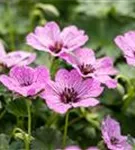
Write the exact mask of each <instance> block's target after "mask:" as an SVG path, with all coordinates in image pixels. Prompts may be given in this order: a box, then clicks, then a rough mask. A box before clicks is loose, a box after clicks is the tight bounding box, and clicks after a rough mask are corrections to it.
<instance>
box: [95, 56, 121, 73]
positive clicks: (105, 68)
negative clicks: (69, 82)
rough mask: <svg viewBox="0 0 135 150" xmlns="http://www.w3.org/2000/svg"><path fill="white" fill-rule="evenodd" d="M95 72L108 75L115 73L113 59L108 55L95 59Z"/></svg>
mask: <svg viewBox="0 0 135 150" xmlns="http://www.w3.org/2000/svg"><path fill="white" fill-rule="evenodd" d="M95 68H96V71H95V74H98V75H99V74H101V75H104V74H106V75H107V74H108V75H115V74H117V72H118V71H117V70H116V69H115V68H113V61H112V59H111V58H110V57H103V58H100V59H97V61H96V64H95Z"/></svg>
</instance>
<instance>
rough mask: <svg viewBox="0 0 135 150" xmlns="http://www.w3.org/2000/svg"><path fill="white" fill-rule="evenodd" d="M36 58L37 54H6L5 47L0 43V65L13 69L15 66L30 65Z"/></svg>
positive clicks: (16, 52) (19, 52) (22, 52)
mask: <svg viewBox="0 0 135 150" xmlns="http://www.w3.org/2000/svg"><path fill="white" fill-rule="evenodd" d="M35 58H36V54H35V53H29V52H24V51H15V52H10V53H6V51H5V49H4V46H3V45H2V43H1V42H0V63H2V64H3V65H5V66H6V67H13V66H15V65H29V64H31V63H32V62H33V61H34V60H35Z"/></svg>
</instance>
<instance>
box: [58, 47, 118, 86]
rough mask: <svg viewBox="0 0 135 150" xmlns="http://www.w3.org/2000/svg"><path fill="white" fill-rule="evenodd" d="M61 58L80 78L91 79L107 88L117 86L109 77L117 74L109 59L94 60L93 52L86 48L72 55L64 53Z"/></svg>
mask: <svg viewBox="0 0 135 150" xmlns="http://www.w3.org/2000/svg"><path fill="white" fill-rule="evenodd" d="M61 57H62V58H63V59H65V60H66V61H67V62H68V63H70V64H71V65H72V66H73V67H74V68H76V69H77V70H78V72H79V73H80V75H81V76H82V77H85V78H86V77H92V78H94V79H96V80H97V81H99V82H101V83H103V84H105V85H107V86H108V87H109V88H115V87H116V86H117V81H116V80H115V79H112V78H111V77H110V76H112V75H115V74H116V73H117V71H116V69H114V68H113V61H112V59H111V58H110V57H103V58H100V59H97V60H96V58H95V54H94V52H93V51H92V50H91V49H88V48H79V49H77V50H75V51H74V52H73V53H72V54H66V53H64V54H62V56H61Z"/></svg>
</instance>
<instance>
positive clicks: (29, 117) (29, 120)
mask: <svg viewBox="0 0 135 150" xmlns="http://www.w3.org/2000/svg"><path fill="white" fill-rule="evenodd" d="M26 104H27V111H28V138H27V140H26V141H27V142H26V150H30V141H31V103H30V101H29V100H27V102H26Z"/></svg>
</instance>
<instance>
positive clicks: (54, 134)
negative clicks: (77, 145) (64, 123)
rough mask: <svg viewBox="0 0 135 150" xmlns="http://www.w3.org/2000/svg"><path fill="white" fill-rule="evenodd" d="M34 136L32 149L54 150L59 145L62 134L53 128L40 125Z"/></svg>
mask: <svg viewBox="0 0 135 150" xmlns="http://www.w3.org/2000/svg"><path fill="white" fill-rule="evenodd" d="M34 137H35V140H33V141H32V144H31V149H32V150H37V149H38V150H48V149H49V150H54V149H57V148H60V147H61V143H62V135H61V133H60V132H59V131H57V130H55V129H51V128H45V127H41V128H39V129H37V130H36V132H35V133H34Z"/></svg>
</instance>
